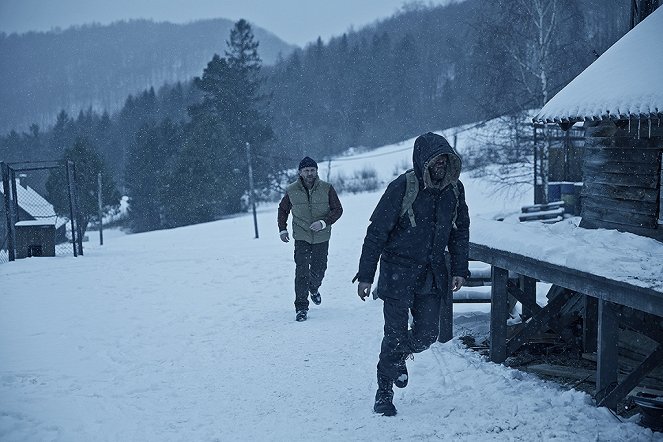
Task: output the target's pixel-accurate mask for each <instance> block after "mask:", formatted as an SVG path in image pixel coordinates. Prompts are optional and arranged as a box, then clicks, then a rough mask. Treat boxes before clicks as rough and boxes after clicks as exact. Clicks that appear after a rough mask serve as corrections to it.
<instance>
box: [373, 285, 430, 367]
mask: <svg viewBox="0 0 663 442" xmlns="http://www.w3.org/2000/svg"><path fill="white" fill-rule="evenodd" d="M383 300H384V308H383V312H384V338H383V339H382V348H381V349H380V360H379V362H378V378H380V377H384V378H387V379H391V380H394V379H396V377H397V376H398V372H397V366H398V364H399V362H400V361H401V360H402V359H403V358H404V357H405V355H408V354H411V353H419V352H422V351H424V350H426V349H427V348H428V347H430V346H431V344H432V343H433V342H435V341H436V340H437V336H438V333H439V331H440V322H439V321H440V302H441V293H440V292H437V293H433V294H426V295H420V294H415V295H414V302H413V303H412V306H410V305H408V302H407V301H406V300H400V299H393V298H386V297H385V298H384V299H383ZM408 310H409V311H411V313H412V318H413V323H412V329H410V330H408V319H409V316H408Z"/></svg>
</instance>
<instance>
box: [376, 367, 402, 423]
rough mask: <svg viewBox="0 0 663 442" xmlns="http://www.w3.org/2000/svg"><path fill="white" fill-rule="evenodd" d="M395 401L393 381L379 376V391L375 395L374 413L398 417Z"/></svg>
mask: <svg viewBox="0 0 663 442" xmlns="http://www.w3.org/2000/svg"><path fill="white" fill-rule="evenodd" d="M393 400H394V390H393V389H392V381H391V380H389V379H386V378H383V377H381V376H378V391H377V393H375V405H373V411H374V412H375V413H378V414H381V415H383V416H396V407H394V402H393Z"/></svg>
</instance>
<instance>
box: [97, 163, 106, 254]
mask: <svg viewBox="0 0 663 442" xmlns="http://www.w3.org/2000/svg"><path fill="white" fill-rule="evenodd" d="M97 203H98V205H99V207H98V209H99V245H100V246H103V245H104V221H103V215H104V212H103V210H102V207H103V204H102V201H101V172H99V173H98V174H97Z"/></svg>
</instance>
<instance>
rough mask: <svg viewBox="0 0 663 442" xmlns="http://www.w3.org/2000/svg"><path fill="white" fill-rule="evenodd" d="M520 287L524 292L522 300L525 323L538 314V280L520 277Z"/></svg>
mask: <svg viewBox="0 0 663 442" xmlns="http://www.w3.org/2000/svg"><path fill="white" fill-rule="evenodd" d="M520 287H521V289H522V291H523V299H522V300H520V303H521V304H522V306H523V310H522V317H523V321H526V320H527V319H529V318H531V317H532V315H533V314H534V313H535V312H536V307H538V306H539V305H538V304H537V303H536V279H534V278H530V277H529V276H524V275H523V276H521V277H520ZM523 301H524V302H523ZM534 305H536V307H534Z"/></svg>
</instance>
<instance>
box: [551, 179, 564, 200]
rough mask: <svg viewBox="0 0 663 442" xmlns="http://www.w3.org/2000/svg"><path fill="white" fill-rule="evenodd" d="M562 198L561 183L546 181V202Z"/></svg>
mask: <svg viewBox="0 0 663 442" xmlns="http://www.w3.org/2000/svg"><path fill="white" fill-rule="evenodd" d="M561 199H562V183H558V182H549V183H548V202H549V203H552V202H553V201H560V200H561Z"/></svg>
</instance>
